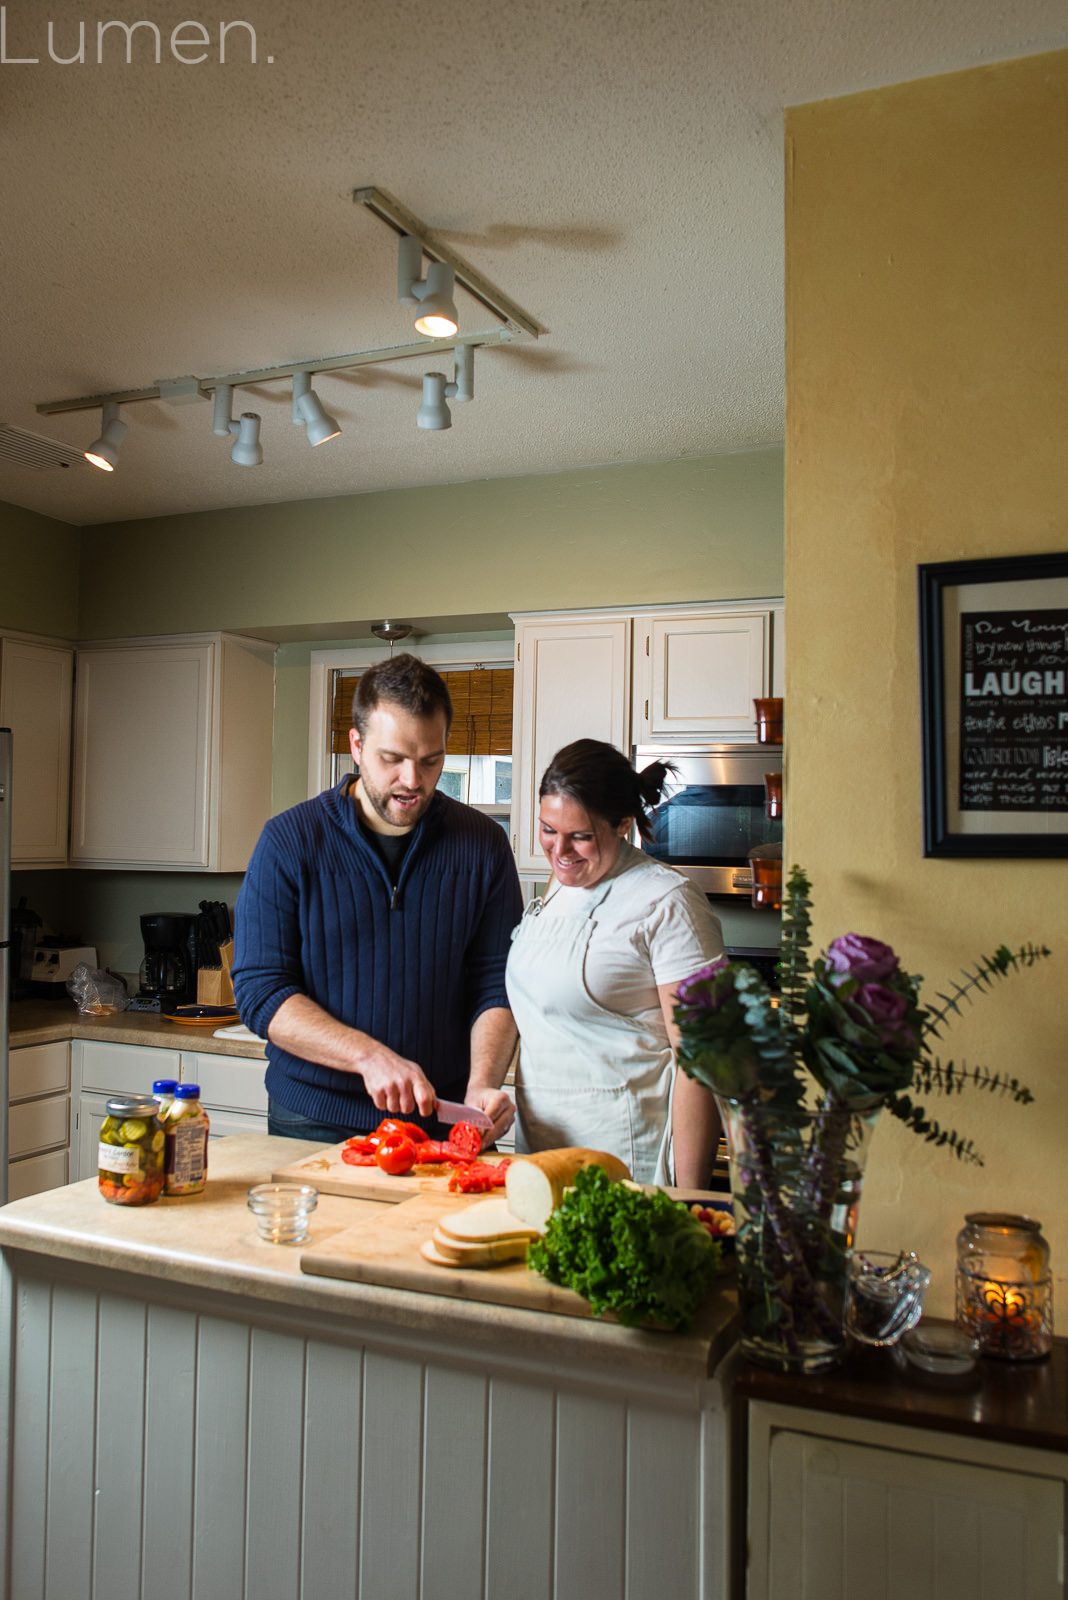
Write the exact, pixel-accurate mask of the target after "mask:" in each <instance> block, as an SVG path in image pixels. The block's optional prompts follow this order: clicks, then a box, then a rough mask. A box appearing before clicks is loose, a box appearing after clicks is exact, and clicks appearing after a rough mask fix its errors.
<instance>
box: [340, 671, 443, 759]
mask: <svg viewBox="0 0 1068 1600" xmlns="http://www.w3.org/2000/svg"><path fill="white" fill-rule="evenodd" d="M383 700H388V702H389V703H390V705H395V706H399V707H400V708H401V710H402V711H407V712H409V713H410V714H411V715H412V716H414V717H433V716H435V715H436V714H437V713H438V712H439V711H444V713H445V733H446V735H448V732H449V729H450V728H451V727H452V700H451V699H450V697H449V691H448V688H447V687H446V684H445V679H444V678H443V677H442V676H441V673H440V672H435V671H434V669H433V667H428V666H427V664H426V662H425V661H420V660H419V657H418V656H413V655H409V654H408V653H407V652H405V653H404V654H403V655H399V656H387V657H386V659H385V661H376V662H375V664H374V666H373V667H368V669H367V671H366V672H364V673H362V674H361V675H360V681H359V683H357V685H356V692H355V693H354V695H353V697H352V725H353V727H354V728H355V729H356V731H357V732H358V733H359V735H360V738H361V740H362V739H363V738H364V737H365V736H366V733H367V722H368V719H369V717H370V715H371V712H372V711H374V710H375V709H376V707H377V706H378V705H380V704H381V702H382V701H383Z"/></svg>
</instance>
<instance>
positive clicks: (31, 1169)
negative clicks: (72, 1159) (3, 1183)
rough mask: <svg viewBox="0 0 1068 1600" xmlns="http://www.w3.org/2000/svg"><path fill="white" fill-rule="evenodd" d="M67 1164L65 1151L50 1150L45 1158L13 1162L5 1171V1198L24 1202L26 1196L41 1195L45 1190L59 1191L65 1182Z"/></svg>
mask: <svg viewBox="0 0 1068 1600" xmlns="http://www.w3.org/2000/svg"><path fill="white" fill-rule="evenodd" d="M67 1173H68V1162H67V1152H66V1151H65V1150H52V1151H50V1153H49V1154H48V1155H45V1156H29V1157H28V1158H27V1159H26V1160H25V1161H13V1162H12V1163H11V1165H10V1166H9V1167H8V1169H7V1197H8V1199H9V1200H25V1199H26V1197H27V1196H28V1195H31V1194H41V1193H43V1191H44V1190H45V1189H61V1188H62V1187H63V1185H64V1184H65V1183H66V1182H67Z"/></svg>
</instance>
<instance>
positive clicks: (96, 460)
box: [85, 400, 126, 472]
mask: <svg viewBox="0 0 1068 1600" xmlns="http://www.w3.org/2000/svg"><path fill="white" fill-rule="evenodd" d="M125 437H126V424H125V422H120V420H119V408H118V405H117V403H116V402H115V401H114V400H107V401H105V402H104V408H103V417H102V426H101V430H100V438H99V439H97V440H96V442H95V443H94V444H91V445H90V446H89V448H88V450H86V451H85V459H86V461H88V462H89V463H90V465H92V466H94V467H99V468H100V469H101V471H103V472H114V471H115V467H116V465H117V463H118V459H119V446H120V444H121V443H122V441H123V439H124V438H125Z"/></svg>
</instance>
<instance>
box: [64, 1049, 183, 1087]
mask: <svg viewBox="0 0 1068 1600" xmlns="http://www.w3.org/2000/svg"><path fill="white" fill-rule="evenodd" d="M78 1043H79V1044H80V1046H81V1061H82V1088H83V1089H86V1090H88V1091H90V1092H95V1093H97V1094H151V1093H152V1083H153V1080H154V1079H155V1078H177V1077H178V1073H179V1064H180V1062H181V1052H180V1051H178V1050H157V1049H155V1048H154V1047H153V1046H152V1045H141V1044H106V1043H104V1042H103V1041H102V1040H98V1039H83V1040H80V1041H78Z"/></svg>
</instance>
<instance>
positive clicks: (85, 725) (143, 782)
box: [71, 634, 274, 872]
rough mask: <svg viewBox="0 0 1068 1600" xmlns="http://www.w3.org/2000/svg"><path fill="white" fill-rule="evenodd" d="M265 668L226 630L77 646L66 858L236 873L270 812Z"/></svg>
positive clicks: (269, 662) (249, 645) (263, 650)
mask: <svg viewBox="0 0 1068 1600" xmlns="http://www.w3.org/2000/svg"><path fill="white" fill-rule="evenodd" d="M273 663H274V647H273V646H272V645H268V644H264V643H263V642H261V641H259V640H254V639H242V638H237V637H236V636H234V635H230V634H191V635H183V636H176V637H169V638H163V639H143V640H118V641H115V642H114V643H107V644H100V645H93V646H91V647H89V648H86V649H80V650H79V651H78V656H77V677H76V686H75V702H74V703H75V718H74V794H73V803H72V807H71V860H72V861H73V862H75V863H76V864H77V865H80V866H95V867H96V866H110V867H127V868H157V869H164V870H173V871H179V870H187V869H189V868H201V869H203V870H206V871H209V872H242V871H244V869H245V867H247V865H248V859H249V856H250V855H251V853H252V849H253V846H254V845H255V843H256V840H257V838H258V837H259V833H260V829H261V828H262V827H263V824H264V823H265V822H266V820H267V818H268V816H269V815H270V809H271V745H272V737H273V723H274V665H273Z"/></svg>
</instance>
